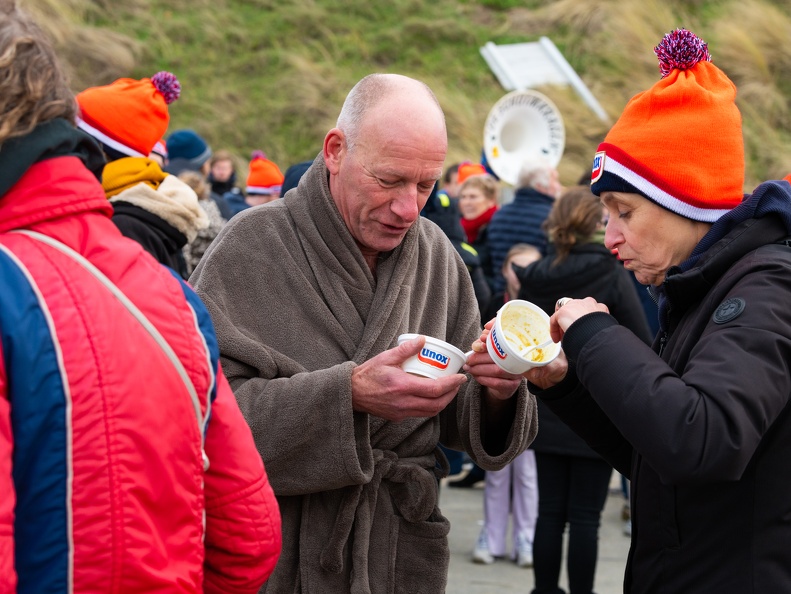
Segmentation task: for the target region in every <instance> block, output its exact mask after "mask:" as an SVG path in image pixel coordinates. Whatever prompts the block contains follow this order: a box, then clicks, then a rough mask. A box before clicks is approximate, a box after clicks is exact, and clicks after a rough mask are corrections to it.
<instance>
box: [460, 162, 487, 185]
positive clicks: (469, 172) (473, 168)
mask: <svg viewBox="0 0 791 594" xmlns="http://www.w3.org/2000/svg"><path fill="white" fill-rule="evenodd" d="M487 173H489V172H488V171H486V167H484V166H483V165H481V164H480V163H471V162H470V161H464V162H463V163H459V172H458V175H457V177H456V183H459V184H462V183H464V180H466V179H467V178H468V177H471V176H473V175H486V174H487Z"/></svg>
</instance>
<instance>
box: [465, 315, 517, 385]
mask: <svg viewBox="0 0 791 594" xmlns="http://www.w3.org/2000/svg"><path fill="white" fill-rule="evenodd" d="M493 325H494V320H490V321H489V322H487V323H486V326H484V329H483V332H482V333H481V337H480V338H479V339H477V340H476V341H475V342H473V343H472V350H473V354H472V355H470V356H469V357H468V358H467V364H466V365H465V366H464V371H467V372H469V373H470V374H471V375H472V376H473V377H474V378H475V381H477V382H478V383H479V384H481V386H483V387H484V388H486V395H487V396H488V397H489V398H491V399H492V400H508V399H509V398H511V397H512V396H513V395H514V393H516V390H517V388H519V383H520V382H521V381H522V376H521V375H514V374H512V373H508V372H507V371H503V370H502V369H500V367H499V366H498V365H497V363H495V362H494V361H493V360H492V357H491V356H490V355H489V351H488V350H486V339H487V338H488V336H489V332H490V331H491V329H492V326H493Z"/></svg>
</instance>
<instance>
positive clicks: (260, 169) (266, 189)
mask: <svg viewBox="0 0 791 594" xmlns="http://www.w3.org/2000/svg"><path fill="white" fill-rule="evenodd" d="M283 179H284V176H283V173H282V172H281V171H280V168H279V167H278V166H277V165H276V164H275V163H273V162H272V161H270V160H269V159H267V158H266V155H265V154H264V153H263V152H261V151H255V152H253V155H252V161H250V173H249V174H248V175H247V193H248V194H276V195H278V196H279V195H280V188H281V186H282V185H283Z"/></svg>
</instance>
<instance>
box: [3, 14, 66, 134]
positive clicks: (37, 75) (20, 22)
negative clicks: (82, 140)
mask: <svg viewBox="0 0 791 594" xmlns="http://www.w3.org/2000/svg"><path fill="white" fill-rule="evenodd" d="M76 112H77V103H76V101H75V99H74V94H73V93H72V92H71V90H70V89H69V85H68V82H67V80H66V76H65V74H64V72H63V70H62V68H61V66H60V64H59V63H58V60H57V57H56V56H55V51H54V50H53V49H52V45H51V44H50V42H49V41H48V40H47V38H46V36H45V35H44V33H43V32H42V31H41V29H40V28H39V27H38V25H36V23H35V22H34V21H33V20H32V19H31V18H30V16H28V15H27V14H26V13H25V12H23V11H22V10H20V9H19V8H17V7H16V3H15V2H13V1H7V0H2V1H0V147H2V145H3V143H5V141H6V140H9V139H11V138H15V137H18V136H25V135H26V134H29V133H30V132H31V131H32V130H33V128H35V127H36V126H37V125H39V124H41V123H43V122H47V121H49V120H53V119H55V118H64V119H66V120H68V121H70V122H71V123H72V124H74V120H75V115H76Z"/></svg>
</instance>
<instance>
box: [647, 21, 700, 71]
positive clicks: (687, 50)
mask: <svg viewBox="0 0 791 594" xmlns="http://www.w3.org/2000/svg"><path fill="white" fill-rule="evenodd" d="M654 53H655V54H656V57H657V58H659V71H660V72H661V73H662V78H665V77H666V76H667V75H668V74H670V73H671V72H672V71H673V70H676V69H678V70H688V69H690V68H692V67H693V66H694V65H695V64H697V63H698V62H704V61H705V62H711V54H709V46H708V44H707V43H706V42H705V41H703V40H702V39H701V38H700V37H698V36H697V35H695V34H694V33H693V32H692V31H687V30H686V29H676V30H675V31H671V32H670V33H668V34H667V35H665V36H664V37H663V38H662V41H660V42H659V45H657V46H656V47H655V48H654Z"/></svg>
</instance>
